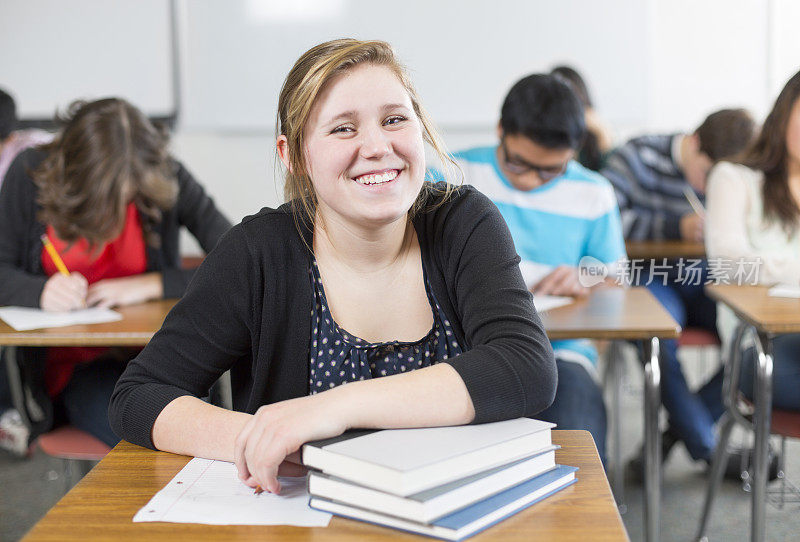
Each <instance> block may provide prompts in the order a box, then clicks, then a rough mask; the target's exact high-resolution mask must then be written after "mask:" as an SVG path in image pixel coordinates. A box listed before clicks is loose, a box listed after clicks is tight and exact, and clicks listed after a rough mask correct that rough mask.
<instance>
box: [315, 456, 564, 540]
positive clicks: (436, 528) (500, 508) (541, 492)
mask: <svg viewBox="0 0 800 542" xmlns="http://www.w3.org/2000/svg"><path fill="white" fill-rule="evenodd" d="M577 470H578V469H577V468H575V467H566V466H564V465H557V466H556V468H554V469H552V470H550V471H548V472H545V473H544V474H540V475H539V476H536V477H534V478H531V479H530V480H527V481H525V482H522V483H521V484H518V485H516V486H514V487H511V488H509V489H507V490H505V491H503V492H500V493H498V494H496V495H492V496H491V497H488V498H486V499H484V500H482V501H478V502H476V503H475V504H472V505H471V506H468V507H466V508H463V509H461V510H459V511H457V512H453V513H452V514H449V515H447V516H444V517H442V518H439V519H437V520H435V521H433V522H431V523H420V522H416V521H409V520H405V519H400V518H396V517H393V516H390V515H387V514H384V513H380V512H374V511H372V510H364V509H362V508H358V507H356V506H350V505H347V504H342V503H338V502H334V501H328V500H325V499H320V498H318V497H311V500H310V501H309V503H308V504H309V506H311V508H314V509H316V510H321V511H323V512H330V513H331V514H336V515H338V516H343V517H348V518H352V519H357V520H360V521H367V522H369V523H375V524H376V525H383V526H385V527H392V528H394V529H400V530H403V531H409V532H412V533H418V534H422V535H425V536H432V537H434V538H443V539H445V540H462V539H464V538H467V537H470V536H472V535H474V534H476V533H478V532H480V531H482V530H484V529H486V528H488V527H491V526H492V525H494V524H496V523H498V522H500V521H502V520H504V519H505V518H507V517H509V516H511V515H513V514H516V513H517V512H519V511H520V510H523V509H525V508H527V507H529V506H531V505H532V504H534V503H536V502H538V501H540V500H542V499H546V498H547V497H549V496H550V495H552V494H553V493H556V492H557V491H560V490H561V489H564V488H565V487H567V486H569V485H572V484H574V483H575V482H576V481H577V478H575V471H577Z"/></svg>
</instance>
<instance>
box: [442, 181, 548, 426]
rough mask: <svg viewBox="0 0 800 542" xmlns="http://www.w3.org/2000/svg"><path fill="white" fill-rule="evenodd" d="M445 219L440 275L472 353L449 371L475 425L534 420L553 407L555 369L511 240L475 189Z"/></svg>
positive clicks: (452, 361) (459, 358)
mask: <svg viewBox="0 0 800 542" xmlns="http://www.w3.org/2000/svg"><path fill="white" fill-rule="evenodd" d="M450 212H451V213H452V217H451V218H450V219H448V220H447V222H446V224H445V231H444V238H443V239H442V241H443V242H444V243H445V247H446V248H445V250H446V254H447V255H446V258H447V262H446V269H447V272H448V274H449V276H450V277H453V279H454V280H455V295H456V299H455V305H456V311H457V312H458V314H459V316H460V318H461V327H462V329H463V331H464V338H465V340H466V341H467V343H468V344H467V346H468V347H469V348H470V350H468V351H466V352H464V353H463V354H461V355H459V356H456V357H455V358H453V359H450V360H448V363H450V364H451V365H452V366H453V368H455V370H456V371H458V374H459V375H460V376H461V378H462V379H463V380H464V383H465V384H466V386H467V389H468V390H469V394H470V397H471V398H472V403H473V405H474V407H475V423H484V422H491V421H498V420H504V419H509V418H516V417H520V416H534V415H535V414H537V413H539V412H541V411H542V410H544V409H545V408H547V407H548V406H550V404H551V403H552V402H553V399H554V397H555V391H556V381H557V380H556V379H557V373H556V365H555V359H554V356H553V349H552V347H551V345H550V341H549V340H548V339H547V336H546V335H545V332H544V328H543V327H542V322H541V320H540V319H539V316H538V315H537V314H536V310H535V308H534V306H533V298H532V297H531V294H530V292H528V289H527V288H526V287H525V283H524V282H523V280H522V274H521V273H520V270H519V262H520V258H519V256H518V255H517V253H516V250H515V248H514V242H513V240H512V239H511V234H510V232H509V230H508V227H507V226H506V223H505V221H504V220H503V218H502V216H501V215H500V212H499V211H498V210H497V207H495V205H494V204H493V203H492V202H491V201H490V200H489V199H488V198H486V197H485V196H483V195H482V194H480V193H479V192H477V191H476V190H474V189H471V188H470V189H469V193H468V194H467V196H465V197H460V198H459V199H458V200H456V201H455V202H454V203H453V206H452V209H451V211H450ZM453 279H451V280H453Z"/></svg>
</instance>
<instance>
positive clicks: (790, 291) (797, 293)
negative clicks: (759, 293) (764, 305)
mask: <svg viewBox="0 0 800 542" xmlns="http://www.w3.org/2000/svg"><path fill="white" fill-rule="evenodd" d="M768 293H769V295H770V297H800V286H794V285H792V284H778V285H776V286H773V287H772V288H770V289H769V292H768Z"/></svg>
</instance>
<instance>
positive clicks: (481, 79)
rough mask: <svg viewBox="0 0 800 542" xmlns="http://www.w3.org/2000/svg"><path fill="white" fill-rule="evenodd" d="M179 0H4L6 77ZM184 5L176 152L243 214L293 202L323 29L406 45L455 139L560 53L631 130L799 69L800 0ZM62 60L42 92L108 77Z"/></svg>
mask: <svg viewBox="0 0 800 542" xmlns="http://www.w3.org/2000/svg"><path fill="white" fill-rule="evenodd" d="M168 1H169V0H147V1H146V3H145V4H142V3H141V2H137V3H135V4H125V6H127V7H125V8H123V7H122V4H121V3H116V2H114V3H108V2H105V1H104V0H72V1H71V2H69V3H67V4H63V3H60V2H57V1H56V0H0V86H3V85H4V83H5V80H4V79H5V77H7V74H10V73H12V71H13V70H18V71H19V70H22V69H27V70H31V69H33V68H32V67H31V65H30V63H28V64H27V65H20V63H19V62H17V61H16V57H15V56H14V55H13V54H11V53H13V52H14V51H15V50H19V49H20V48H34V49H37V48H38V49H39V50H43V51H46V50H48V47H45V46H44V45H43V44H48V43H49V50H53V49H55V48H58V49H63V51H59V54H64V53H65V52H66V51H68V50H70V49H71V48H72V49H73V50H75V49H77V51H78V52H80V51H86V47H87V46H88V45H87V44H89V45H92V47H94V49H95V50H96V53H97V54H99V53H102V52H103V50H102V44H103V39H106V40H107V41H121V37H120V39H114V40H112V38H114V37H115V36H114V33H113V32H111V33H109V29H113V28H116V27H115V25H119V23H118V20H119V18H120V14H121V13H128V12H129V11H130V7H129V6H131V5H133V6H137V7H140V8H141V9H145V7H147V8H148V9H156V10H159V9H162V8H163V9H164V10H166V9H167V8H168V7H169V3H168ZM175 1H176V5H177V8H178V9H177V13H178V27H179V30H180V33H179V35H180V38H181V39H180V59H181V73H180V80H181V82H182V87H183V88H182V94H181V97H180V108H181V110H182V117H181V122H180V125H179V127H178V131H177V133H176V134H175V137H174V140H173V141H174V145H173V146H174V151H175V153H176V155H177V156H178V157H179V158H181V159H182V160H183V161H184V162H185V163H186V164H187V166H188V167H189V168H190V170H192V171H193V172H194V173H195V174H196V176H197V177H198V179H200V180H201V181H202V182H203V183H204V184H205V185H206V186H207V188H208V189H209V191H210V192H211V193H213V194H214V195H215V197H216V199H217V201H218V202H219V203H220V206H221V207H222V208H223V210H224V211H225V212H226V213H227V214H228V215H229V216H230V217H231V218H232V219H233V220H235V221H238V220H239V219H241V218H242V217H243V216H245V215H247V214H249V213H252V212H255V211H256V210H257V209H258V208H259V207H261V206H262V205H270V206H274V205H277V204H279V203H280V202H281V200H282V197H281V182H280V179H279V176H278V178H276V176H275V175H274V172H275V167H274V151H273V148H272V144H273V143H272V141H273V135H272V127H273V125H274V114H275V106H276V102H277V94H278V90H279V88H280V85H281V83H282V81H283V78H284V77H285V75H286V73H287V71H288V70H289V68H290V67H291V65H292V63H293V62H294V60H295V59H296V58H297V56H298V55H299V54H300V53H301V52H303V51H304V50H305V49H306V48H307V47H309V46H311V45H313V44H315V43H318V42H320V41H322V40H325V39H330V38H333V37H340V36H344V35H352V36H355V37H361V38H382V39H386V40H388V41H390V42H391V43H393V44H394V45H395V47H396V49H397V51H398V53H399V54H400V56H401V58H402V59H403V60H404V61H405V62H406V63H407V64H408V66H409V67H410V69H411V71H412V76H413V78H414V80H415V83H416V85H417V88H418V90H419V92H420V94H421V96H422V98H423V102H424V103H425V104H426V106H427V108H428V109H429V111H430V112H431V113H432V115H433V117H434V120H435V121H436V122H437V123H438V125H439V126H440V128H441V129H442V132H443V135H444V138H445V141H446V142H447V144H448V146H449V147H450V148H452V149H458V148H462V147H466V146H471V145H476V144H483V143H491V142H492V141H493V138H494V135H493V128H494V125H495V123H496V121H497V116H498V114H499V107H500V103H501V101H502V99H503V97H504V95H505V93H506V91H507V89H508V88H509V86H510V85H511V84H512V83H513V82H514V81H515V80H517V79H518V78H519V77H521V76H523V75H525V74H527V73H530V72H533V71H542V70H547V69H549V68H551V67H552V66H553V65H554V64H556V63H570V64H573V65H574V66H575V67H576V68H578V69H579V70H580V71H582V72H583V74H584V75H585V77H586V79H587V81H588V82H589V85H590V90H591V91H592V94H593V97H594V100H595V102H596V105H597V109H598V111H599V112H600V114H601V115H602V116H603V117H604V118H605V119H606V120H607V121H608V122H609V123H610V124H611V125H612V126H613V127H614V129H615V131H616V134H617V138H618V140H620V141H622V140H624V139H625V138H627V137H629V136H632V135H635V134H637V133H643V132H654V131H673V130H691V129H693V128H694V127H696V126H697V125H698V124H699V123H700V122H701V121H702V119H703V118H704V117H705V116H706V115H707V114H708V113H710V112H711V111H713V110H715V109H718V108H721V107H728V106H743V107H746V108H748V109H750V110H751V111H753V112H754V113H755V115H756V116H757V118H759V119H761V118H762V117H763V115H764V114H765V113H766V111H767V110H768V109H769V107H770V106H771V103H772V101H773V100H774V99H775V97H776V96H777V93H778V91H779V90H780V88H781V87H782V86H783V84H784V83H785V81H786V80H787V78H788V77H789V76H790V75H791V74H793V73H795V72H796V71H797V70H798V69H799V68H800V37H798V36H800V34H798V32H797V21H799V20H800V2H797V1H796V0H670V1H665V0H603V1H602V2H596V1H592V0H563V1H559V2H552V1H550V0H495V1H494V2H491V3H488V2H486V1H485V0H437V1H431V0H406V1H404V2H402V3H398V2H396V1H388V0H175ZM76 2H77V3H76ZM64 6H70V7H64ZM76 6H77V8H76ZM90 8H91V9H90ZM76 9H77V10H83V11H85V12H87V13H89V14H90V17H87V20H90V21H91V22H92V23H93V24H95V25H96V26H97V27H98V28H99V29H100V30H98V31H97V32H98V34H97V36H96V37H95V38H94V39H90V38H89V37H87V36H82V35H76V33H75V31H72V32H70V31H65V30H64V29H63V28H60V27H59V24H58V23H59V16H58V15H59V13H63V12H64V11H65V10H67V11H69V10H71V11H75V10H76ZM59 10H60V11H59ZM126 10H128V11H126ZM54 15H55V16H56V17H55V18H54ZM65 17H66V15H64V17H62V18H65ZM127 17H128V18H127V21H128V23H129V25H128V26H129V27H131V28H133V29H135V30H138V32H135V31H134V32H131V31H130V28H124V30H125V33H126V35H128V36H129V38H128V39H129V45H128V46H127V49H126V51H127V53H126V54H128V55H129V56H130V55H132V56H133V57H135V55H136V54H137V52H139V51H140V49H141V47H143V46H145V45H147V44H151V42H152V39H151V38H152V35H153V33H154V32H155V31H156V29H155V27H153V23H148V22H147V21H145V20H142V19H141V17H139V18H137V17H136V16H135V15H129V16H127ZM103 21H106V23H103ZM115 21H117V22H115ZM162 26H163V25H162ZM103 36H106V37H105V38H103ZM48 40H50V41H48ZM131 40H132V41H131ZM54 41H55V43H54ZM98 42H99V43H100V48H99V49H98ZM164 43H165V42H162V45H160V46H159V47H160V48H161V53H162V54H163V55H167V54H168V52H167V51H166V49H167V47H166V45H165V44H164ZM91 49H92V48H91V47H90V49H89V50H91ZM141 50H142V51H143V50H144V49H141ZM98 51H99V52H98ZM10 52H11V53H10ZM87 54H88V53H87ZM73 56H74V55H73ZM15 62H16V63H15ZM134 64H136V63H135V62H134ZM7 66H12V68H13V70H12V71H9V70H8V69H7ZM63 68H64V69H63V70H62V71H59V72H58V73H57V74H56V76H53V75H52V74H47V73H41V74H39V77H40V78H41V87H42V88H43V89H46V88H48V87H50V88H52V89H56V90H59V89H62V90H63V89H67V90H69V91H70V92H77V91H76V90H70V89H73V87H72V86H71V85H75V84H78V83H80V84H88V85H94V84H96V82H95V81H94V80H93V79H85V78H84V79H85V80H84V79H82V78H78V79H79V80H75V79H73V80H69V77H70V75H69V74H70V73H72V71H74V70H70V69H69V68H70V64H69V63H65V64H64V66H63ZM76 73H77V72H76ZM168 79H169V74H167V73H165V71H164V70H163V69H162V68H157V69H155V71H151V72H148V73H147V75H146V76H144V77H138V78H136V79H135V81H127V82H125V83H124V84H125V85H126V89H127V88H129V90H130V91H129V92H123V93H124V94H126V95H128V96H140V95H141V96H145V95H148V93H149V92H157V93H161V94H162V95H163V94H165V92H166V91H165V89H167V88H168V86H169V85H168V83H169V81H168ZM159 89H160V90H159ZM167 93H168V92H167ZM135 100H136V99H135ZM136 101H138V100H136Z"/></svg>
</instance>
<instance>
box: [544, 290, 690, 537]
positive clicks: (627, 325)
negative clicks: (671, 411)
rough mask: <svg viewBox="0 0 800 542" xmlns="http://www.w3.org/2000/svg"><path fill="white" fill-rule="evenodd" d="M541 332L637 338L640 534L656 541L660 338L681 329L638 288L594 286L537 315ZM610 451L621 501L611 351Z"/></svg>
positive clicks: (615, 364) (615, 358)
mask: <svg viewBox="0 0 800 542" xmlns="http://www.w3.org/2000/svg"><path fill="white" fill-rule="evenodd" d="M541 318H542V323H543V324H544V328H545V331H546V332H547V335H548V337H549V338H550V339H551V340H558V339H578V338H586V339H624V340H637V341H641V342H642V345H643V348H642V364H643V366H644V449H645V454H644V459H645V473H644V486H645V514H644V519H645V539H646V540H648V541H651V542H655V541H657V540H659V533H660V524H661V432H660V431H659V429H658V411H659V408H660V407H661V368H660V363H659V358H658V354H659V339H676V338H678V336H679V335H680V331H681V328H680V326H679V325H678V323H677V322H675V320H674V319H673V318H672V316H670V314H669V313H668V312H667V310H666V309H665V308H664V307H663V306H662V305H661V303H659V302H658V300H657V299H656V298H655V297H653V295H652V294H651V293H650V292H649V291H648V290H647V289H646V288H643V287H635V288H628V289H622V288H614V287H598V288H595V289H593V290H592V292H591V293H590V294H589V296H588V297H586V298H584V299H580V300H578V301H576V302H574V303H572V304H570V305H566V306H563V307H558V308H555V309H552V310H550V311H546V312H544V313H542V314H541ZM610 361H611V364H610V366H609V370H611V371H612V375H613V376H612V378H613V381H614V382H615V384H614V386H612V388H613V390H612V391H613V396H612V407H611V408H612V419H614V420H615V423H614V425H613V428H614V433H613V439H614V441H615V443H616V445H615V446H614V455H613V458H612V466H613V468H612V474H613V476H614V491H615V492H616V494H617V496H618V498H619V499H620V501H622V488H623V485H624V480H623V476H622V457H621V454H620V450H619V449H620V446H619V442H620V441H621V433H620V428H619V425H620V424H619V420H620V419H621V416H622V415H621V412H622V407H621V400H620V389H619V388H620V386H621V382H622V376H621V369H620V367H619V361H620V356H619V355H612V356H610Z"/></svg>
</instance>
